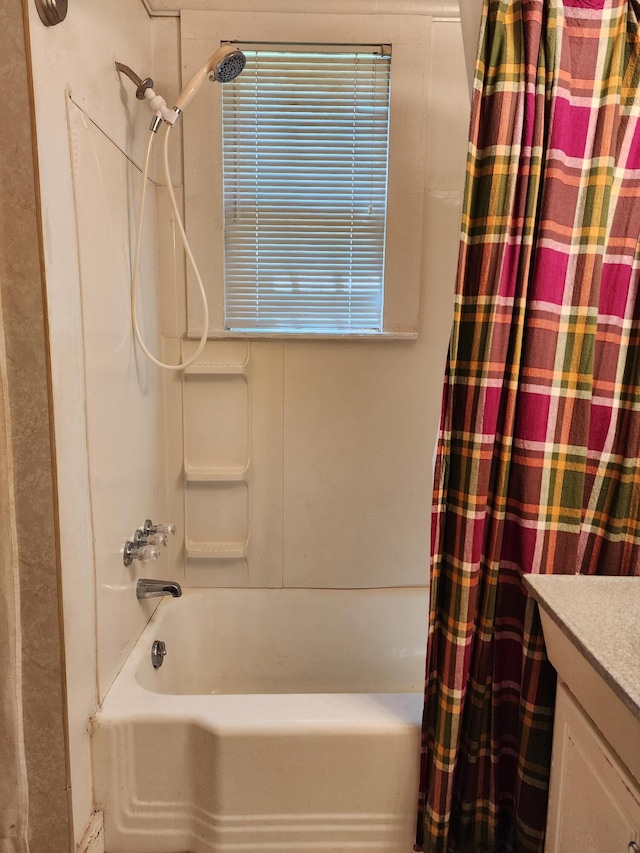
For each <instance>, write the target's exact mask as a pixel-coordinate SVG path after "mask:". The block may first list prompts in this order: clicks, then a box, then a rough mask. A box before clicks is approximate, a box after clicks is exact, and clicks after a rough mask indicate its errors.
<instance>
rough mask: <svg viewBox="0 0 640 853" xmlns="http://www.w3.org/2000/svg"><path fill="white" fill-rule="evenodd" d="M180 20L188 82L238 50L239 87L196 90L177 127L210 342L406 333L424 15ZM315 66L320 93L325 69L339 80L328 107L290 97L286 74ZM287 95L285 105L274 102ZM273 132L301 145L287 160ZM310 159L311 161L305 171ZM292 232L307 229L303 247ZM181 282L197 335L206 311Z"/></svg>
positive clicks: (415, 296)
mask: <svg viewBox="0 0 640 853" xmlns="http://www.w3.org/2000/svg"><path fill="white" fill-rule="evenodd" d="M180 26H181V53H182V59H183V80H186V79H188V77H189V75H190V74H192V73H193V72H194V71H195V70H196V69H197V68H199V67H200V66H201V65H202V63H203V62H204V60H205V59H206V58H207V57H208V56H210V55H211V54H212V52H213V51H214V50H215V48H216V46H217V45H219V44H220V43H221V42H234V43H237V44H239V45H240V46H241V47H242V48H243V50H245V51H246V52H247V55H248V58H249V67H248V69H247V70H245V71H244V72H243V74H241V75H240V77H238V78H237V79H236V81H234V82H233V83H230V84H227V85H226V86H219V85H215V86H213V85H212V86H209V87H207V88H205V89H203V90H202V92H201V93H200V94H199V97H198V98H195V99H194V100H193V101H192V102H191V103H190V105H189V109H188V110H185V114H184V116H183V118H182V120H181V121H182V125H183V144H184V187H185V214H186V224H187V230H188V232H189V235H190V237H191V241H192V246H193V250H194V253H195V255H196V257H197V260H198V264H199V266H200V269H201V272H202V274H203V279H204V281H205V286H206V288H207V295H208V297H209V305H210V310H211V321H210V327H209V335H210V337H218V338H225V337H245V336H254V337H255V336H258V337H273V336H279V335H281V336H283V337H291V336H292V335H293V336H296V335H298V336H303V337H307V336H314V335H315V336H316V337H325V336H334V335H335V336H338V337H341V338H345V337H351V338H356V337H361V338H365V339H371V338H372V337H379V338H389V339H398V338H399V339H415V337H416V334H417V319H418V300H419V293H420V284H421V276H422V274H423V251H422V247H423V243H424V240H423V227H424V207H425V196H426V173H427V168H426V163H427V157H426V119H427V115H426V113H427V110H426V102H427V80H428V70H429V34H430V26H431V18H430V17H429V16H427V15H424V14H415V15H413V14H402V15H384V14H360V15H357V14H355V15H352V14H323V13H309V12H299V13H296V12H292V13H286V14H285V13H282V14H281V13H276V12H273V13H272V12H269V13H263V12H210V11H189V10H184V11H183V12H182V13H181V21H180ZM390 57H391V58H390ZM285 60H286V61H285ZM347 67H348V70H347ZM338 68H341V70H340V71H338ZM391 68H392V70H391ZM310 70H311V71H312V72H313V73H314V74H318V75H319V76H318V79H320V76H322V77H323V81H324V82H323V85H325V86H326V87H327V91H329V89H330V88H331V87H334V83H335V82H336V80H335V75H337V76H338V77H339V78H340V79H341V83H340V86H343V85H344V86H346V87H347V88H346V89H344V91H343V90H341V89H339V88H338V87H337V86H335V87H334V88H335V90H336V91H335V92H334V93H333V94H335V96H336V99H337V100H336V105H334V106H328V103H329V102H328V101H327V102H326V103H324V104H323V105H322V106H321V107H320V105H316V104H315V103H314V102H313V97H312V99H311V100H308V99H307V100H305V98H301V97H299V94H300V93H299V92H298V90H297V89H296V88H295V87H296V86H298V82H296V81H299V80H300V79H301V77H302V78H304V77H305V75H307V77H308V75H309V73H310ZM331 75H334V81H333V83H331V82H327V81H331ZM365 80H366V82H365V83H364V85H362V82H363V81H365ZM305 86H306V87H307V89H308V90H309V91H311V93H312V95H313V93H314V92H315V94H316V95H317V93H318V89H317V87H316V88H315V89H314V87H313V86H309V85H308V80H307V81H306V82H305ZM347 93H348V94H347ZM305 97H307V98H308V95H307V96H305ZM283 98H284V99H285V103H286V104H287V110H280V109H279V108H278V107H279V104H280V101H281V99H283ZM341 99H342V100H341ZM348 101H350V102H351V103H350V104H349V105H347V102H348ZM312 104H313V109H316V107H318V110H319V115H320V119H319V122H318V126H321V127H322V128H323V131H322V136H320V134H319V133H318V132H317V130H316V125H315V124H314V122H315V121H316V119H315V116H312V115H311V112H312ZM294 110H295V111H296V112H294ZM327 116H330V117H333V118H334V121H333V122H331V120H329V121H328V120H327ZM337 116H340V120H338V119H337V118H336V117H337ZM347 116H349V117H348V118H347ZM292 117H293V122H291V121H290V122H289V124H288V125H286V119H287V118H289V119H291V118H292ZM341 122H343V124H344V125H345V127H343V126H342V125H341ZM349 122H350V123H351V127H350V128H349V133H348V134H347V133H343V132H342V131H343V130H345V129H346V125H347V124H348V123H349ZM291 124H295V125H296V127H295V130H292V128H291ZM274 125H278V128H277V130H278V133H279V134H281V138H282V139H283V140H284V141H285V143H286V145H289V146H291V145H292V143H293V142H294V139H296V138H301V139H303V140H304V141H303V143H300V144H298V145H297V146H294V147H296V148H297V149H298V156H299V160H298V162H297V163H296V162H295V161H294V159H293V158H290V157H289V155H288V153H287V151H286V145H283V146H282V150H281V148H280V147H279V146H278V145H274V136H273V134H272V131H273V130H274ZM305 125H308V127H306V126H305ZM303 131H304V133H303ZM305 133H306V135H305ZM316 136H317V137H318V138H317V139H316V138H315V137H316ZM314 145H315V146H316V149H315V150H314ZM331 146H335V149H331ZM367 146H369V151H368V152H367ZM354 149H355V153H354ZM332 150H333V152H334V153H335V155H336V156H335V158H334V165H336V166H337V169H336V171H335V172H333V173H331V172H330V171H328V162H329V161H330V160H331V157H332V156H333V155H332V154H331V153H330V152H331V151H332ZM363 152H366V153H364V156H362V155H363ZM356 155H357V156H356ZM305 158H306V160H308V161H309V163H314V158H315V163H314V166H313V168H311V167H310V168H309V169H308V170H305V168H304V167H303V165H301V164H303V163H305ZM252 160H253V162H251V161H252ZM256 161H259V163H258V166H257V167H256ZM325 165H327V171H324V167H325ZM301 189H303V190H305V192H306V200H305V201H304V202H302V201H301V195H302V194H301V193H299V190H301ZM332 203H333V209H332V208H331V204H332ZM305 205H306V206H305ZM323 205H324V209H323ZM303 223H304V225H303ZM303 230H307V231H309V233H310V234H312V238H311V239H309V240H307V241H306V242H305V241H303V240H302V238H301V232H302V231H303ZM347 233H348V235H349V239H348V241H347V238H346V235H347ZM303 244H304V245H303ZM328 247H329V249H330V251H327V248H328ZM187 276H188V281H187V311H188V334H189V336H193V337H195V336H197V335H198V334H199V333H201V332H202V311H201V307H200V303H199V301H198V297H197V290H196V284H195V282H194V281H193V280H192V279H191V272H190V270H187ZM225 277H226V282H225ZM320 297H321V298H322V304H319V303H318V299H319V298H320ZM294 315H295V318H294V319H292V317H293V316H294Z"/></svg>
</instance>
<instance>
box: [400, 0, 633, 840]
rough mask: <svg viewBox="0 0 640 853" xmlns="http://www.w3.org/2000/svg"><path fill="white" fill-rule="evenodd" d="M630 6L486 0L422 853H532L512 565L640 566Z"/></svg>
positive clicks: (541, 659)
mask: <svg viewBox="0 0 640 853" xmlns="http://www.w3.org/2000/svg"><path fill="white" fill-rule="evenodd" d="M638 12H639V7H638V4H637V3H636V2H635V0H629V2H621V1H620V0H567V1H566V2H564V3H562V2H559V0H523V2H514V1H513V0H505V1H504V2H497V0H485V8H484V10H483V19H482V26H481V34H480V47H479V54H478V63H477V68H476V78H475V87H474V96H473V105H472V119H471V132H470V146H469V157H468V163H467V183H466V190H465V199H464V207H463V219H462V239H461V247H460V259H459V268H458V282H457V288H456V305H455V317H454V328H453V334H452V338H451V345H450V353H449V359H448V364H447V372H446V377H445V388H444V395H443V408H442V419H441V431H440V440H439V447H438V455H437V460H436V476H435V487H434V506H433V517H432V580H431V586H432V588H431V605H430V631H429V648H428V654H427V680H426V690H425V714H424V725H423V764H422V774H421V800H420V809H421V814H420V817H419V825H418V837H417V843H416V849H417V850H420V849H424V850H425V851H430V853H483V851H486V853H494V851H499V853H502V852H503V851H505V853H510V852H511V851H515V853H521V851H535V853H542V850H543V846H544V826H545V819H546V801H547V788H548V775H549V764H550V750H551V736H552V726H553V703H554V693H555V675H554V672H553V670H552V668H551V666H550V664H549V663H548V661H547V659H546V655H545V652H544V644H543V641H542V634H541V629H540V623H539V620H538V617H537V611H536V609H535V606H534V605H533V603H532V602H531V601H529V600H528V598H527V595H526V593H525V591H524V589H523V587H522V583H521V577H522V574H523V573H526V572H545V573H549V572H561V573H567V574H573V573H586V574H640V550H639V546H640V529H639V526H640V514H639V512H638V510H639V502H640V460H639V459H638V456H639V455H640V391H639V390H638V389H639V388H640V363H639V357H640V346H639V340H638V333H639V329H640V302H639V300H638V292H637V290H638V268H639V265H640V254H639V252H638V236H639V234H640V124H639V121H638V117H639V116H640V97H639V96H638V78H639V72H640V62H639V60H640V40H639V36H638V20H639V14H638Z"/></svg>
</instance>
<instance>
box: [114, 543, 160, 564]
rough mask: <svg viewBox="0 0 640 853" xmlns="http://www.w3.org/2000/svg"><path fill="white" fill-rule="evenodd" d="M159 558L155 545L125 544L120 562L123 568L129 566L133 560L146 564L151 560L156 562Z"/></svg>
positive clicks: (158, 551)
mask: <svg viewBox="0 0 640 853" xmlns="http://www.w3.org/2000/svg"><path fill="white" fill-rule="evenodd" d="M159 556H160V549H159V548H158V546H157V545H147V544H146V542H125V543H124V550H123V552H122V562H123V563H124V564H125V566H130V565H131V563H133V561H134V560H140V562H142V563H148V562H150V561H151V560H157V559H158V557H159Z"/></svg>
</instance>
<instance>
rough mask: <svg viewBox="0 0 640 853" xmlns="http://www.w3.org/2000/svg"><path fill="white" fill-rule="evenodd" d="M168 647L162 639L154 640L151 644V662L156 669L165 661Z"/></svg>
mask: <svg viewBox="0 0 640 853" xmlns="http://www.w3.org/2000/svg"><path fill="white" fill-rule="evenodd" d="M166 653H167V647H166V645H165V643H163V642H162V640H154V641H153V645H152V646H151V663H152V665H153V668H154V669H159V668H160V667H161V666H162V664H163V663H164V656H165V655H166Z"/></svg>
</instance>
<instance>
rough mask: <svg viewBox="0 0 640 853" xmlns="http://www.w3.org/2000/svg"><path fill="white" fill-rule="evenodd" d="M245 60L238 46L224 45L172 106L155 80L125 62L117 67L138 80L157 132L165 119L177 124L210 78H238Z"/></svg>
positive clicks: (138, 90) (224, 80)
mask: <svg viewBox="0 0 640 853" xmlns="http://www.w3.org/2000/svg"><path fill="white" fill-rule="evenodd" d="M246 63H247V59H246V57H245V55H244V53H243V52H242V51H241V50H239V49H238V48H237V47H234V46H233V45H232V44H223V45H221V46H220V47H219V48H218V50H216V51H215V53H213V54H212V55H211V56H210V57H209V59H208V60H207V61H206V62H205V63H204V65H203V66H202V67H201V68H199V69H198V70H197V71H196V73H195V74H194V75H193V77H191V79H190V80H189V81H188V82H187V84H186V86H185V87H184V89H183V90H182V92H180V94H179V95H178V99H177V101H176V103H175V106H174V107H171V108H170V107H168V106H167V102H166V101H165V99H164V98H163V97H162V95H158V94H156V92H154V90H153V80H152V79H151V78H150V77H146V78H145V79H144V80H143V79H142V78H141V77H139V76H138V75H137V74H136V73H135V71H132V70H131V68H129V66H128V65H124V64H123V63H122V62H116V68H117V70H118V71H120V72H121V73H123V74H125V75H126V76H127V77H128V78H129V79H130V80H131V81H132V82H133V83H135V85H136V87H137V88H136V98H138V99H139V100H141V101H142V100H145V101H147V102H148V104H149V106H150V108H151V111H152V112H153V116H154V117H153V121H152V122H151V128H150V129H151V130H152V131H153V132H154V133H157V132H158V129H159V127H160V125H161V124H162V122H163V121H164V122H166V123H167V124H169V125H171V127H173V126H174V125H175V123H176V122H177V121H178V119H179V118H180V116H181V115H182V112H183V110H184V109H185V107H186V106H187V104H189V102H190V101H191V99H192V98H193V97H194V96H195V95H196V93H197V92H198V90H199V89H200V86H202V84H203V83H204V81H205V80H207V79H208V80H211V81H212V82H214V81H215V82H217V83H229V82H230V81H231V80H235V78H236V77H237V76H238V75H239V74H240V73H241V72H242V71H243V70H244V67H245V65H246Z"/></svg>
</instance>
